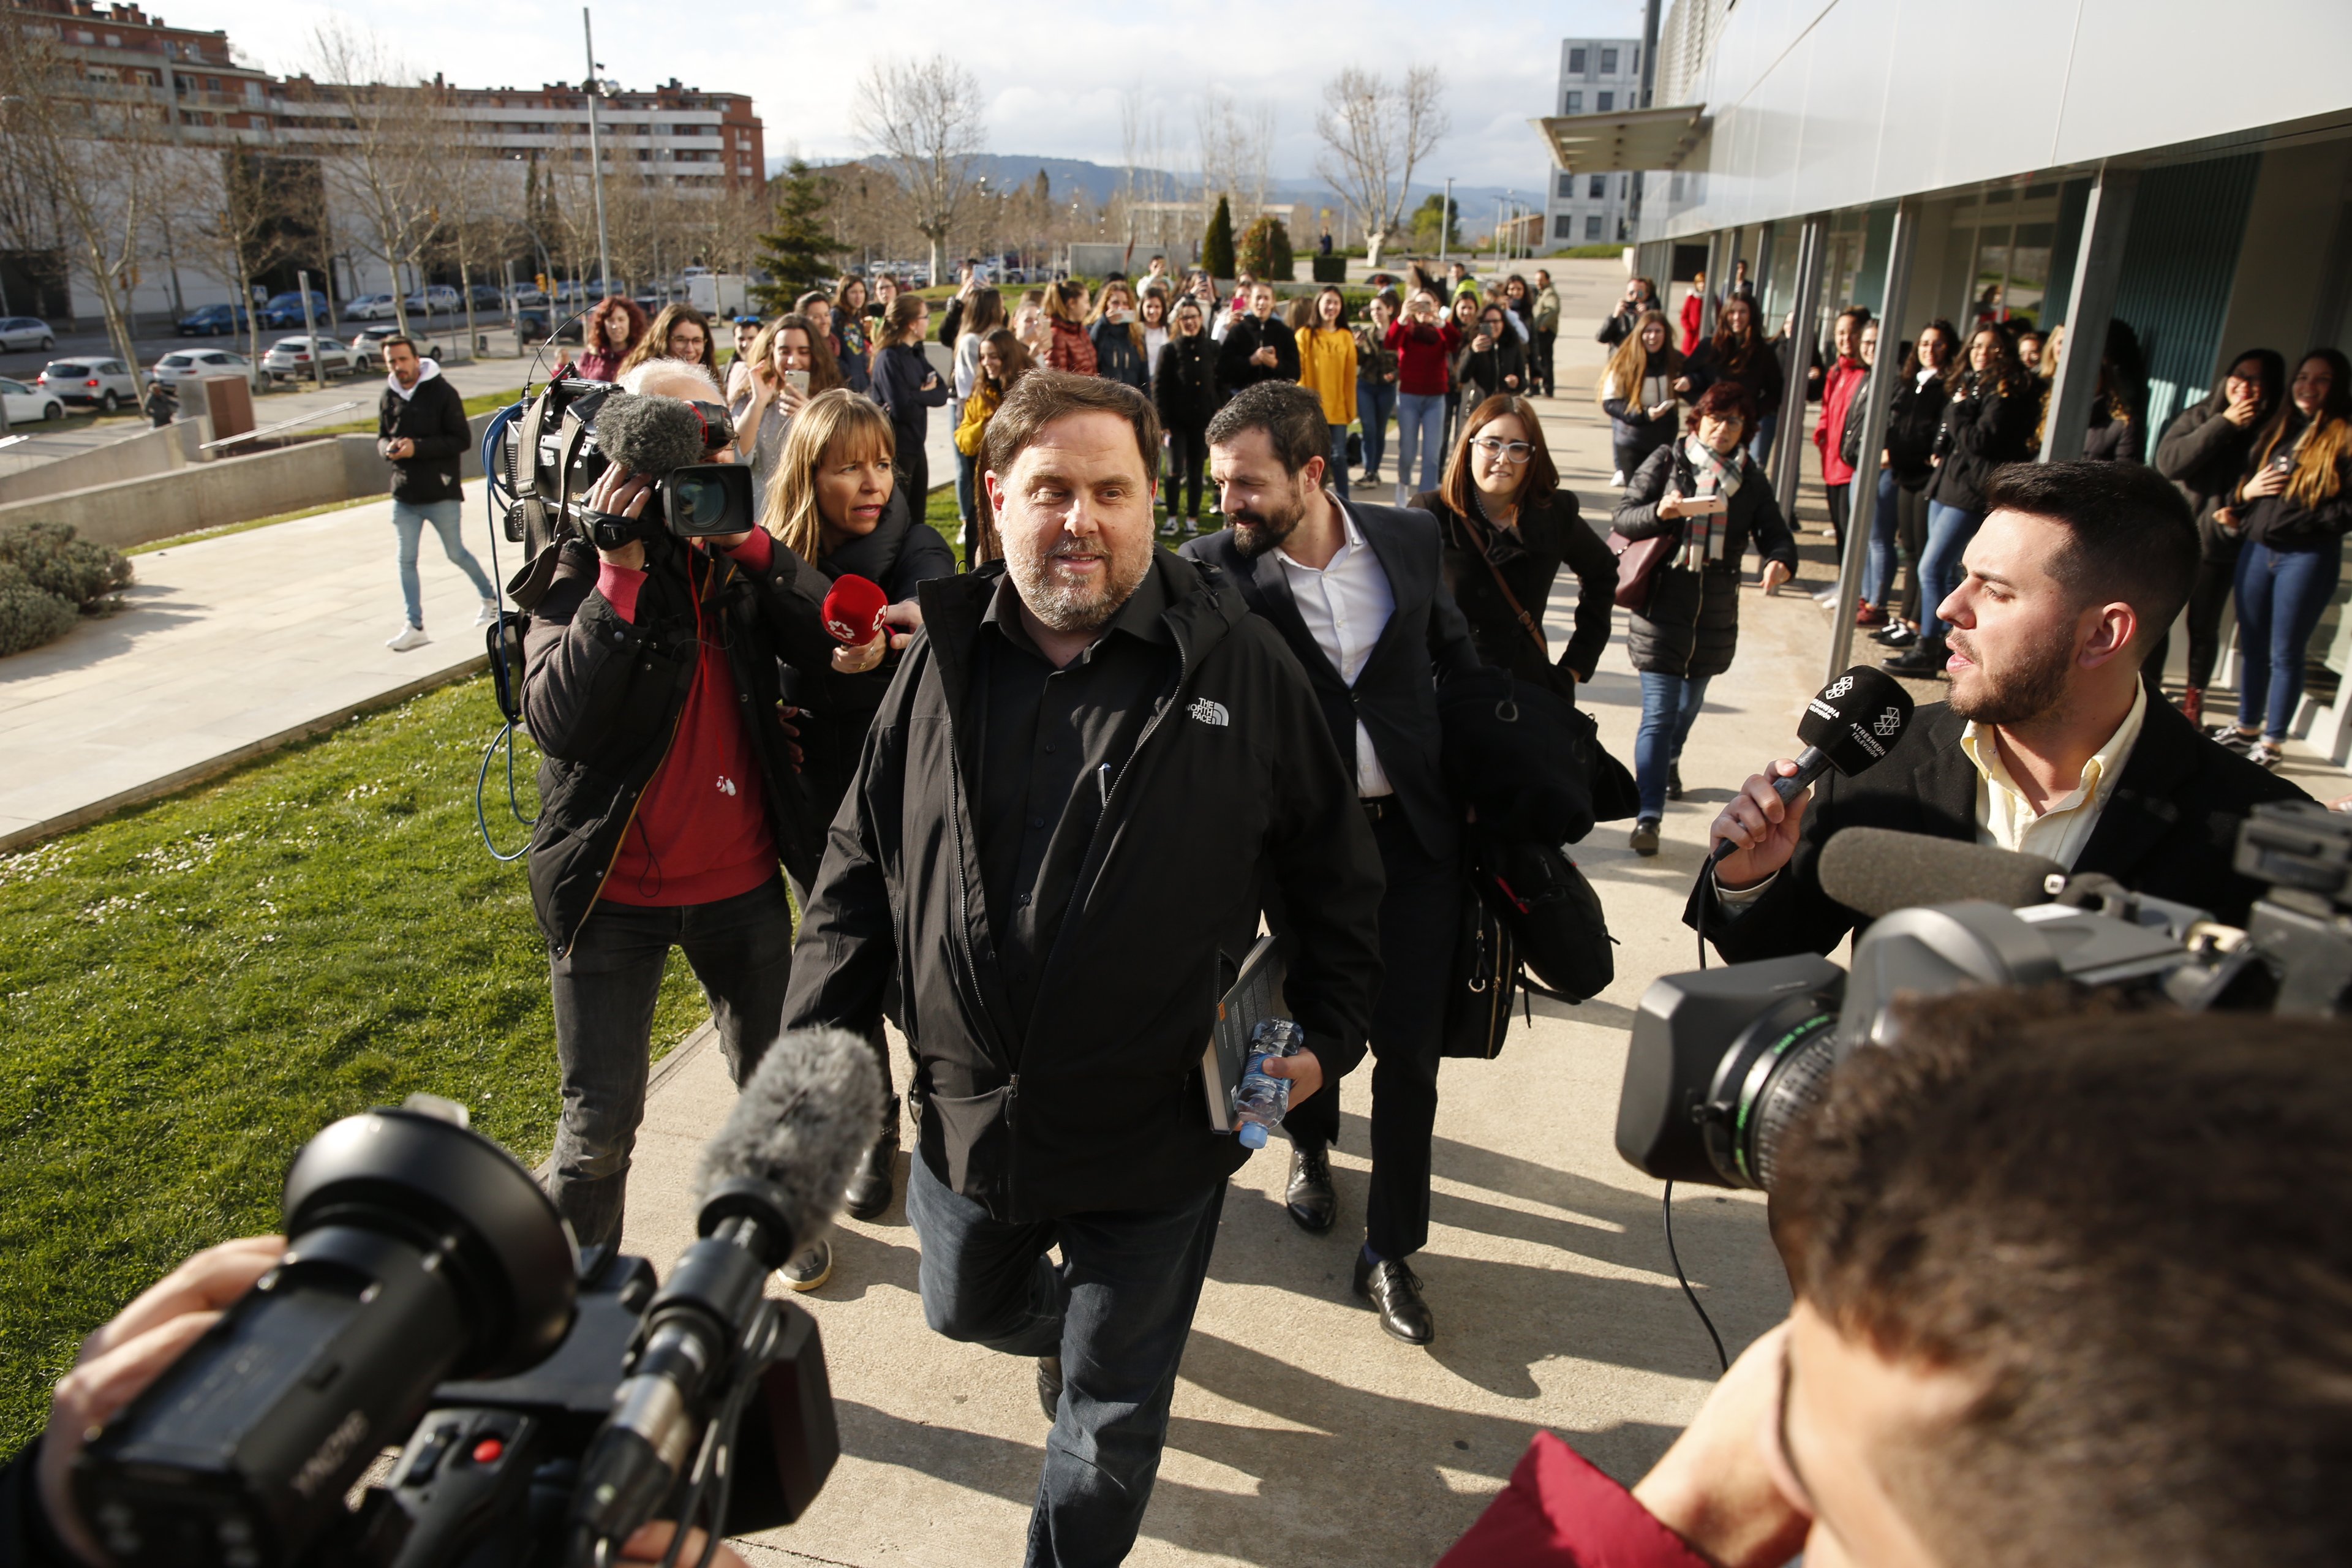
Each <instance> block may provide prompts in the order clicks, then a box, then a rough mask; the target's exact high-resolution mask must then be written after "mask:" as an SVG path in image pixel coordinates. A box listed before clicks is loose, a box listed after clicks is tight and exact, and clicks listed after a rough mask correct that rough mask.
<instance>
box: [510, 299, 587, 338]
mask: <svg viewBox="0 0 2352 1568" xmlns="http://www.w3.org/2000/svg"><path fill="white" fill-rule="evenodd" d="M558 310H560V311H561V313H560V314H559V315H557V316H556V318H555V321H556V332H555V341H556V342H559V343H576V342H580V314H581V313H580V312H579V311H577V310H562V309H561V307H558ZM547 322H548V307H547V306H545V305H541V306H538V307H536V308H534V307H530V306H525V307H524V308H523V309H521V310H517V311H516V312H515V336H516V339H517V341H518V342H520V343H543V342H546V341H547Z"/></svg>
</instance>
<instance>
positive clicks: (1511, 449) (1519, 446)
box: [1470, 436, 1536, 464]
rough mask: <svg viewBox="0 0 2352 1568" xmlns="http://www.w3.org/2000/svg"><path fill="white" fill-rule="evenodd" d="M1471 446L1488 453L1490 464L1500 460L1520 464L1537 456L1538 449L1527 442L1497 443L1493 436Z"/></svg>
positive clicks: (1485, 437)
mask: <svg viewBox="0 0 2352 1568" xmlns="http://www.w3.org/2000/svg"><path fill="white" fill-rule="evenodd" d="M1470 444H1471V445H1472V446H1473V447H1477V448H1478V450H1480V451H1481V452H1484V453H1486V457H1487V459H1488V460H1489V461H1490V462H1491V461H1495V460H1497V459H1499V460H1500V461H1503V462H1506V463H1512V464H1518V463H1524V462H1526V461H1527V460H1528V458H1532V457H1534V456H1535V455H1536V449H1535V448H1534V447H1531V446H1529V445H1528V443H1527V442H1525V441H1497V440H1496V439H1495V438H1494V437H1492V436H1481V437H1478V438H1477V439H1476V440H1475V441H1473V442H1471V443H1470Z"/></svg>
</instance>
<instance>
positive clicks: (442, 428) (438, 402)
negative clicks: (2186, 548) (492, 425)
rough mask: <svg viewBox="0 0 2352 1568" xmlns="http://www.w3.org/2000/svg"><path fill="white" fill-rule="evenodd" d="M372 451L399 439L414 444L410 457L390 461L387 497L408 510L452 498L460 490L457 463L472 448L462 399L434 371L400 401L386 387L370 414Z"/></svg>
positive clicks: (453, 498)
mask: <svg viewBox="0 0 2352 1568" xmlns="http://www.w3.org/2000/svg"><path fill="white" fill-rule="evenodd" d="M375 437H376V443H377V445H376V450H377V451H379V452H381V451H383V443H384V442H386V441H390V440H394V439H395V438H397V439H404V440H410V441H414V442H415V443H416V455H415V457H413V458H399V459H386V460H387V461H390V462H391V463H392V499H393V500H397V501H406V502H407V503H408V504H409V505H411V506H430V505H431V504H432V503H433V502H435V501H444V500H457V499H458V498H459V497H460V496H462V495H464V494H465V493H466V492H465V489H464V488H463V487H462V485H461V484H460V483H459V481H458V478H457V470H458V462H459V459H461V458H464V456H465V455H466V448H467V447H469V446H471V445H473V439H474V438H473V436H472V434H471V433H470V432H469V431H468V430H467V426H466V400H465V398H464V397H462V396H460V395H458V392H457V388H456V387H454V386H452V385H450V384H449V383H448V381H447V380H446V378H445V377H443V376H442V375H441V374H438V373H437V372H436V374H433V375H430V376H427V377H425V379H424V380H422V381H419V382H418V383H417V384H416V385H415V387H413V388H411V389H410V392H409V395H407V396H406V397H403V396H401V395H400V394H398V393H397V392H394V390H393V389H392V388H391V387H389V386H387V387H385V388H384V389H383V398H382V399H381V400H380V401H378V403H377V404H376V410H375Z"/></svg>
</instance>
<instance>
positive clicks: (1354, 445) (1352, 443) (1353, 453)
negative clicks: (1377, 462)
mask: <svg viewBox="0 0 2352 1568" xmlns="http://www.w3.org/2000/svg"><path fill="white" fill-rule="evenodd" d="M1363 466H1364V433H1363V432H1362V431H1360V430H1350V431H1349V432H1348V467H1349V468H1362V467H1363Z"/></svg>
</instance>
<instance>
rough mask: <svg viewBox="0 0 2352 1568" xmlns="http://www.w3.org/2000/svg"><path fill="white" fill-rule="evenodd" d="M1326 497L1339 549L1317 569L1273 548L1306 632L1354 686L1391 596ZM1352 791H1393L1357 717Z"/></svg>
mask: <svg viewBox="0 0 2352 1568" xmlns="http://www.w3.org/2000/svg"><path fill="white" fill-rule="evenodd" d="M1326 499H1327V500H1329V501H1330V503H1331V504H1332V505H1333V506H1335V507H1338V508H1339V522H1340V526H1341V527H1342V528H1344V529H1345V530H1346V531H1347V537H1346V539H1345V540H1344V541H1342V542H1341V543H1340V545H1339V552H1338V553H1336V554H1334V555H1333V556H1332V557H1331V559H1330V561H1329V562H1328V563H1326V564H1325V565H1324V567H1323V568H1322V570H1320V571H1318V570H1316V569H1315V568H1314V567H1312V566H1304V565H1301V564H1300V563H1298V562H1297V561H1295V560H1293V559H1292V558H1291V554H1290V552H1289V551H1287V550H1281V549H1277V550H1276V552H1275V559H1276V560H1277V561H1279V562H1281V563H1282V572H1283V575H1284V577H1285V578H1286V580H1287V581H1288V582H1289V584H1290V597H1291V599H1292V601H1293V602H1294V603H1296V604H1297V606H1298V618H1299V619H1300V620H1302V621H1305V622H1306V623H1307V635H1308V636H1309V637H1313V638H1314V639H1315V646H1316V647H1319V648H1321V649H1322V650H1323V657H1324V658H1328V659H1329V660H1330V661H1331V668H1334V669H1336V670H1338V671H1339V679H1342V680H1344V681H1346V682H1347V683H1348V684H1349V686H1350V687H1353V686H1354V685H1355V684H1356V677H1358V676H1359V675H1361V674H1362V673H1363V672H1364V661H1365V660H1366V659H1368V658H1371V657H1372V647H1373V645H1374V644H1376V643H1378V642H1379V641H1380V640H1381V633H1382V632H1383V631H1385V630H1387V629H1388V624H1389V616H1391V615H1393V614H1395V612H1396V595H1395V594H1394V593H1393V592H1391V589H1390V587H1389V574H1387V573H1386V572H1383V571H1381V563H1380V558H1379V557H1378V556H1376V555H1374V554H1373V553H1372V547H1371V546H1370V545H1369V544H1367V543H1365V542H1364V535H1363V533H1362V531H1360V530H1359V529H1358V528H1357V527H1356V520H1355V519H1354V518H1352V517H1350V516H1349V515H1348V509H1347V508H1346V507H1345V506H1343V505H1341V504H1340V502H1339V498H1338V497H1336V496H1328V497H1326ZM1356 793H1357V794H1358V795H1361V796H1362V797H1364V798H1365V799H1367V800H1370V798H1372V797H1373V796H1375V795H1392V794H1394V793H1395V791H1394V788H1393V787H1392V786H1391V784H1389V775H1388V774H1387V773H1383V772H1381V758H1380V753H1379V752H1375V751H1373V750H1372V737H1371V735H1370V733H1369V732H1368V731H1366V730H1365V729H1364V721H1362V720H1361V719H1359V720H1357V721H1356Z"/></svg>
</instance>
